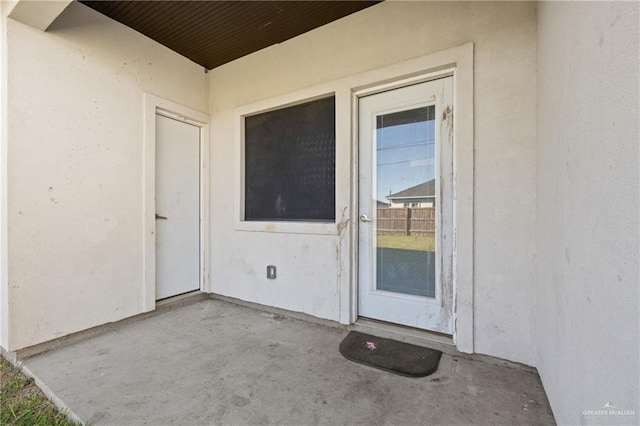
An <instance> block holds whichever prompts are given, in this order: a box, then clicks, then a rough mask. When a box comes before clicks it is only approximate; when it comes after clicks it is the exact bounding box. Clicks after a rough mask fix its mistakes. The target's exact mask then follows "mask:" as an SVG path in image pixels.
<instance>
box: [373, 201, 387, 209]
mask: <svg viewBox="0 0 640 426" xmlns="http://www.w3.org/2000/svg"><path fill="white" fill-rule="evenodd" d="M389 206H390V204H389V203H385V202H384V201H380V200H376V207H377V208H379V209H381V208H384V207H389Z"/></svg>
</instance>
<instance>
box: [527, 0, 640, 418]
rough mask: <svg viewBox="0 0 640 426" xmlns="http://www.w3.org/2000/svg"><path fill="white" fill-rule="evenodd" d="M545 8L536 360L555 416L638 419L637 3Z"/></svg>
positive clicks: (540, 58) (541, 19)
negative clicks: (613, 412) (629, 413)
mask: <svg viewBox="0 0 640 426" xmlns="http://www.w3.org/2000/svg"><path fill="white" fill-rule="evenodd" d="M538 8H539V9H538V87H539V98H538V120H539V121H538V166H537V168H538V173H537V174H538V188H537V192H538V203H537V217H538V218H537V225H536V241H537V251H538V259H537V286H536V304H537V308H536V327H535V328H536V343H537V351H538V361H537V364H536V365H537V367H538V371H539V372H540V376H541V378H542V382H543V384H544V387H545V390H546V392H547V395H548V396H549V401H550V402H551V406H552V408H553V411H554V414H555V417H556V420H557V421H558V423H559V424H602V423H609V424H626V423H629V424H631V423H632V424H637V423H638V417H637V415H640V406H639V405H638V404H639V403H638V401H640V395H639V394H638V382H639V381H640V378H639V376H638V374H639V371H638V365H639V364H638V360H639V354H638V339H639V336H638V319H639V312H638V287H639V286H638V283H639V282H640V277H639V276H638V271H639V262H638V256H639V249H640V248H639V246H638V244H639V235H640V230H639V228H638V220H639V218H640V211H639V206H638V203H639V194H640V188H639V158H640V157H639V152H638V147H639V140H640V135H639V133H638V123H639V119H638V117H639V112H640V111H639V110H638V94H639V93H640V90H639V89H640V88H639V87H638V84H639V83H638V82H639V77H640V76H639V72H638V69H639V65H640V58H639V52H640V46H639V45H638V32H639V28H638V18H639V17H638V3H637V2H633V3H609V2H600V3H597V2H596V3H591V2H590V3H573V2H572V3H555V2H553V3H547V2H544V3H541V4H540V5H539V6H538ZM569 23H571V25H569ZM594 194H598V196H596V197H595V198H594ZM594 199H597V200H598V202H597V203H594ZM607 402H609V403H610V404H611V405H614V406H616V407H617V408H618V409H620V410H635V412H636V417H635V418H627V417H616V416H605V417H602V416H596V417H589V416H583V411H584V410H598V409H602V407H603V406H604V405H605V404H606V403H607ZM605 410H606V409H605Z"/></svg>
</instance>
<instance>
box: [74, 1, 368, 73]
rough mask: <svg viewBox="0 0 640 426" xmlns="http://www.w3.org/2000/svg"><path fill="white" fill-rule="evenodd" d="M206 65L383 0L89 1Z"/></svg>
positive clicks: (277, 40) (238, 56)
mask: <svg viewBox="0 0 640 426" xmlns="http://www.w3.org/2000/svg"><path fill="white" fill-rule="evenodd" d="M81 3H83V4H84V5H86V6H88V7H90V8H92V9H94V10H96V11H98V12H100V13H102V14H104V15H106V16H108V17H110V18H111V19H114V20H116V21H118V22H120V23H122V24H124V25H126V26H128V27H130V28H132V29H134V30H136V31H138V32H140V33H142V34H144V35H146V36H147V37H149V38H151V39H153V40H155V41H157V42H158V43H160V44H162V45H164V46H166V47H168V48H169V49H171V50H173V51H175V52H177V53H179V54H181V55H183V56H185V57H187V58H189V59H191V60H192V61H194V62H196V63H197V64H200V65H202V66H203V67H205V68H207V69H212V68H215V67H218V66H220V65H222V64H225V63H227V62H231V61H233V60H235V59H238V58H240V57H242V56H245V55H248V54H250V53H253V52H256V51H258V50H260V49H264V48H265V47H268V46H271V45H274V44H277V43H282V42H283V41H285V40H288V39H290V38H293V37H296V36H298V35H300V34H303V33H305V32H307V31H310V30H312V29H314V28H317V27H320V26H322V25H325V24H328V23H329V22H332V21H335V20H336V19H340V18H343V17H345V16H347V15H350V14H352V13H355V12H357V11H360V10H362V9H365V8H367V7H370V6H373V5H374V4H377V3H379V1H86V0H81Z"/></svg>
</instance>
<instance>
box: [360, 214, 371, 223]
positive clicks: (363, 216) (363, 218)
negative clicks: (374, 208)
mask: <svg viewBox="0 0 640 426" xmlns="http://www.w3.org/2000/svg"><path fill="white" fill-rule="evenodd" d="M360 222H362V223H369V222H373V219H371V218H370V217H369V216H367V215H366V214H361V215H360Z"/></svg>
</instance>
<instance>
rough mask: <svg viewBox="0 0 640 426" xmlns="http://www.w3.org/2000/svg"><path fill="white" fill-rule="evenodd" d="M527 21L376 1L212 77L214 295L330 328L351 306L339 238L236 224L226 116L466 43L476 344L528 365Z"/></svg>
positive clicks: (530, 56) (515, 7)
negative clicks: (470, 61) (269, 276)
mask: <svg viewBox="0 0 640 426" xmlns="http://www.w3.org/2000/svg"><path fill="white" fill-rule="evenodd" d="M535 18H536V11H535V4H533V3H499V4H498V3H482V2H478V3H473V2H470V3H446V2H443V3H434V2H384V3H382V4H379V5H376V6H374V7H372V8H369V9H367V10H364V11H362V12H360V13H357V14H355V15H352V16H349V17H346V18H344V19H342V20H339V21H336V22H334V23H331V24H329V25H326V26H324V27H321V28H319V29H317V30H314V31H312V32H309V33H307V34H304V35H302V36H300V37H297V38H295V39H293V40H289V41H287V42H284V43H282V44H280V45H277V46H273V47H270V48H267V49H265V50H262V51H260V52H257V53H254V54H252V55H249V56H247V57H245V58H242V59H239V60H237V61H234V62H232V63H229V64H227V65H224V66H221V67H219V68H216V69H214V70H213V71H212V72H210V73H209V78H210V111H211V114H212V135H213V140H212V143H213V145H212V157H211V164H212V175H213V178H212V231H211V232H212V234H211V235H212V239H211V242H212V255H211V259H212V271H211V282H212V291H213V292H215V293H220V294H223V295H227V296H232V297H237V298H240V299H244V300H250V301H254V302H258V303H262V304H266V305H273V306H278V307H282V308H286V309H291V310H295V311H302V312H306V313H309V314H312V315H315V316H318V317H322V318H329V319H333V320H339V319H340V312H339V310H340V309H344V306H345V304H348V303H349V301H348V300H345V299H344V297H342V298H341V296H340V294H341V291H342V290H341V289H340V288H338V287H339V281H338V280H337V278H336V277H338V276H340V274H344V273H347V272H348V271H341V270H340V267H341V265H349V262H350V260H349V258H348V256H349V250H343V251H341V252H338V253H336V240H337V238H338V237H336V236H331V235H299V234H298V235H296V234H284V233H265V232H244V231H235V230H234V223H233V220H234V219H233V211H232V209H230V208H229V206H232V205H233V203H234V202H235V201H234V193H233V187H232V182H233V175H234V171H235V168H237V167H238V166H239V164H235V163H234V162H233V161H231V159H233V158H234V121H233V117H234V108H236V107H239V106H242V105H246V104H250V103H253V102H256V101H258V100H262V99H269V98H271V97H274V96H279V95H282V94H286V93H288V92H292V91H296V90H299V89H302V88H306V87H309V86H313V85H316V84H321V83H325V82H328V81H331V80H334V79H338V78H342V77H345V76H350V75H353V74H356V73H359V72H363V71H367V70H372V69H376V68H379V67H384V66H387V65H391V64H394V63H397V62H400V61H403V60H407V59H410V58H414V57H417V56H421V55H426V54H429V53H434V52H438V51H441V50H444V49H448V48H451V47H454V46H459V45H462V44H464V43H467V42H473V43H474V45H475V74H474V79H475V80H474V84H475V93H474V95H475V110H474V114H475V188H474V191H475V192H474V196H475V210H474V213H475V222H474V226H475V238H474V249H475V264H474V285H475V293H474V297H475V300H474V303H475V306H474V308H475V313H474V316H475V350H476V351H477V352H480V353H485V354H491V355H496V356H499V357H503V358H507V359H511V360H515V361H520V362H523V363H526V364H532V363H533V362H534V359H535V355H534V354H535V351H534V345H533V344H532V331H531V330H532V320H533V282H534V281H533V277H534V269H533V254H534V224H535V220H534V211H535V135H536V127H535V114H536V110H535V102H536V74H535V69H536V65H535V60H536V57H535V32H536V27H535ZM347 151H348V150H347ZM342 160H344V159H340V158H339V159H338V161H342ZM347 160H350V159H347ZM350 185H351V183H350V182H349V181H348V180H345V179H342V180H338V181H337V183H336V190H337V198H338V199H342V200H344V199H347V200H348V199H349V195H350ZM344 207H346V208H347V214H348V213H349V211H348V209H349V206H348V203H346V204H345V205H344ZM276 248H277V249H276ZM337 254H338V257H341V258H337V257H336V255H337ZM267 264H275V265H277V266H278V268H279V269H278V272H279V276H278V279H277V280H275V281H268V280H266V278H265V276H264V275H265V266H266V265H267ZM341 307H342V308H341Z"/></svg>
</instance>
